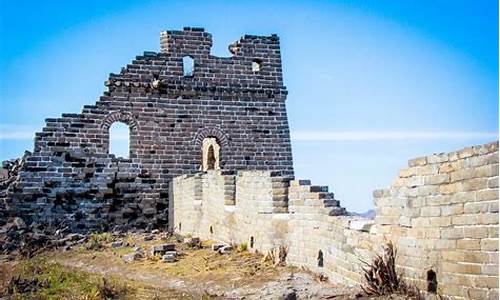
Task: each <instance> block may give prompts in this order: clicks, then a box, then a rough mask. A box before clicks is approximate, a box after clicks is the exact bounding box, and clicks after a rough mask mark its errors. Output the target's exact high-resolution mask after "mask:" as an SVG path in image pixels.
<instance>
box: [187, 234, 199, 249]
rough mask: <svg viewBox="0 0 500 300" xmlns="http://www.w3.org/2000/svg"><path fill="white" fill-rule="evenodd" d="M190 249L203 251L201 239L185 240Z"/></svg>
mask: <svg viewBox="0 0 500 300" xmlns="http://www.w3.org/2000/svg"><path fill="white" fill-rule="evenodd" d="M184 243H185V244H186V245H187V246H188V247H189V248H193V249H201V248H202V245H201V240H200V238H197V237H195V238H188V239H186V240H185V242H184Z"/></svg>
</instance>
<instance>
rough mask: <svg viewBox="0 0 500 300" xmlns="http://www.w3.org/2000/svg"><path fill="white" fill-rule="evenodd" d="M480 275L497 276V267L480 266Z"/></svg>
mask: <svg viewBox="0 0 500 300" xmlns="http://www.w3.org/2000/svg"><path fill="white" fill-rule="evenodd" d="M481 274H483V275H496V276H498V265H495V264H493V265H482V266H481Z"/></svg>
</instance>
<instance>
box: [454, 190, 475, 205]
mask: <svg viewBox="0 0 500 300" xmlns="http://www.w3.org/2000/svg"><path fill="white" fill-rule="evenodd" d="M450 201H451V203H464V202H474V201H476V192H458V193H456V194H453V195H450Z"/></svg>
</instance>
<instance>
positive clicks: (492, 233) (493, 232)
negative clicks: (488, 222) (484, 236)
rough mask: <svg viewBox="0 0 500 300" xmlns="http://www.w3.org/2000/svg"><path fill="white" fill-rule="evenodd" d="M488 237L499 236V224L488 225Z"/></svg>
mask: <svg viewBox="0 0 500 300" xmlns="http://www.w3.org/2000/svg"><path fill="white" fill-rule="evenodd" d="M488 237H490V238H498V225H497V226H490V227H488Z"/></svg>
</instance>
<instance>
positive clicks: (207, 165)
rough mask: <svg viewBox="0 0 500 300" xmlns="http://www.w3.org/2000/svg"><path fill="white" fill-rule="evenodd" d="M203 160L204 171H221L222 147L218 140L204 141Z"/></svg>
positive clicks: (208, 139) (212, 138)
mask: <svg viewBox="0 0 500 300" xmlns="http://www.w3.org/2000/svg"><path fill="white" fill-rule="evenodd" d="M201 158H202V162H201V166H202V171H205V172H206V171H208V170H219V169H220V146H219V143H218V142H217V139H216V138H214V137H207V138H205V139H203V144H202V156H201Z"/></svg>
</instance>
